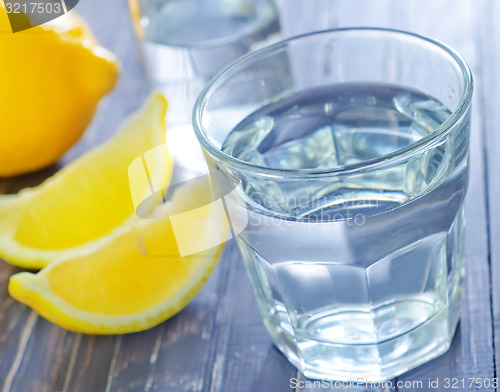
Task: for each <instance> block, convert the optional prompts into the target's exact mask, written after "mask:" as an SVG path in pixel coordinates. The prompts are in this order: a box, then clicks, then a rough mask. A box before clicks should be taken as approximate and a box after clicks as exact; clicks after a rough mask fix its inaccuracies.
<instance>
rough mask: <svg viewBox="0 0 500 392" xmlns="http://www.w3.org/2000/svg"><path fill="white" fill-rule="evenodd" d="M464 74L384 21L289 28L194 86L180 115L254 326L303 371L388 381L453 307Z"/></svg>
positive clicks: (436, 332)
mask: <svg viewBox="0 0 500 392" xmlns="http://www.w3.org/2000/svg"><path fill="white" fill-rule="evenodd" d="M472 89H473V83H472V77H471V73H470V70H469V68H468V66H467V64H466V63H465V61H464V60H463V59H462V58H461V57H460V56H459V55H458V54H457V53H456V52H455V51H453V50H452V49H451V48H449V47H448V46H446V45H445V44H443V43H440V42H437V41H434V40H432V39H428V38H424V37H421V36H418V35H415V34H410V33H406V32H401V31H394V30H385V29H340V30H330V31H322V32H317V33H312V34H308V35H303V36H298V37H294V38H291V39H288V40H285V41H282V42H280V43H278V44H275V45H272V46H269V47H267V48H264V49H261V50H259V51H257V52H254V53H252V54H249V55H247V56H245V57H244V58H242V59H240V60H238V61H237V62H235V63H233V64H232V65H231V66H229V67H228V68H226V69H225V70H224V71H223V72H221V73H220V74H219V75H218V76H217V77H216V78H214V79H213V80H212V81H211V82H210V84H209V85H208V86H207V87H206V88H205V89H204V90H203V92H202V93H201V95H200V97H199V99H198V101H197V103H196V106H195V111H194V115H193V122H194V129H195V133H196V136H197V137H198V140H199V141H200V143H201V145H202V147H203V151H204V154H205V157H206V160H207V162H208V166H209V170H210V175H211V177H212V181H213V186H214V189H215V190H216V192H218V195H219V196H220V197H221V198H222V199H223V200H224V202H225V205H226V210H227V214H228V218H229V220H230V221H231V224H232V226H233V229H234V232H235V234H237V236H236V240H237V243H238V246H239V248H240V251H241V254H242V257H243V261H244V263H245V266H246V270H247V272H248V276H249V277H250V280H251V283H252V286H253V290H254V293H255V297H256V299H257V302H258V305H259V308H260V311H261V313H262V317H263V320H264V324H265V326H266V327H267V330H268V331H269V334H270V335H271V337H272V340H273V341H274V343H275V344H276V346H277V347H278V348H279V349H280V350H281V351H282V352H283V353H284V354H285V355H286V356H287V357H288V359H289V360H290V361H291V362H292V363H293V364H294V365H295V366H296V367H297V368H298V369H299V370H300V371H302V372H303V373H304V374H305V376H307V377H311V378H321V379H335V380H350V379H358V378H363V379H364V380H365V381H367V382H379V381H383V380H388V379H391V378H393V377H395V376H397V375H399V374H401V373H403V372H406V371H407V370H409V369H412V368H414V367H416V366H418V365H420V364H422V363H424V362H427V361H429V360H430V359H432V358H435V357H437V356H439V355H441V354H443V353H444V352H445V351H446V350H447V349H448V348H449V347H450V343H451V340H452V338H453V335H454V332H455V329H456V326H457V322H458V320H459V315H460V309H461V300H462V294H463V281H464V273H465V260H464V226H465V219H464V208H463V201H464V197H465V194H466V190H467V185H468V156H469V133H470V103H471V96H472Z"/></svg>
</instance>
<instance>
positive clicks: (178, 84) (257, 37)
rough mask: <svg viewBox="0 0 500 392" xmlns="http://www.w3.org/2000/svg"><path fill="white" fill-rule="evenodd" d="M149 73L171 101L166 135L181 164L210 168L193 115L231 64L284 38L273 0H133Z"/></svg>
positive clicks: (200, 170)
mask: <svg viewBox="0 0 500 392" xmlns="http://www.w3.org/2000/svg"><path fill="white" fill-rule="evenodd" d="M130 8H131V13H132V18H133V20H134V24H135V29H136V33H137V36H138V38H139V40H140V47H141V50H142V54H143V61H144V65H145V68H146V72H147V76H148V78H149V82H150V84H151V86H152V87H154V88H158V89H159V90H160V91H161V92H162V93H163V94H164V95H165V97H166V98H167V100H168V105H169V107H168V113H167V123H168V125H167V126H168V129H167V139H168V145H169V149H170V152H171V153H172V155H173V157H174V160H175V162H176V164H178V165H180V166H182V167H184V168H187V169H190V170H194V171H197V172H204V171H206V169H205V168H206V164H205V159H204V158H203V154H202V152H201V149H200V147H199V143H198V141H197V140H196V138H195V136H194V133H193V129H192V125H191V114H192V110H193V107H194V103H195V101H196V98H197V97H198V94H199V93H200V92H201V90H202V89H203V87H204V86H205V84H206V83H207V82H208V81H209V80H210V79H211V78H212V77H213V76H215V74H216V73H217V72H219V71H220V70H221V69H222V68H224V67H225V66H226V65H228V64H229V63H231V62H232V61H234V60H236V59H237V58H239V57H241V56H243V55H244V54H246V53H248V52H250V51H253V50H255V49H258V48H260V47H262V46H265V45H266V44H268V43H271V42H272V41H275V40H277V39H278V38H279V31H280V24H279V20H278V12H277V9H276V6H275V4H274V2H273V0H203V1H202V0H130Z"/></svg>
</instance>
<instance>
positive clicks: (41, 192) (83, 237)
mask: <svg viewBox="0 0 500 392" xmlns="http://www.w3.org/2000/svg"><path fill="white" fill-rule="evenodd" d="M166 107H167V103H166V101H165V98H163V96H162V95H161V94H159V93H153V94H152V95H151V97H150V98H149V99H148V100H147V102H146V103H145V104H144V106H143V107H142V109H141V110H140V111H138V112H137V113H135V114H133V115H131V116H130V117H129V118H128V119H127V120H126V121H125V122H124V123H123V125H122V126H121V127H120V129H119V130H118V132H117V133H116V134H115V136H113V137H112V138H111V139H110V140H109V141H108V142H106V143H105V144H102V145H101V146H99V147H97V148H95V149H94V150H92V151H90V152H88V153H87V154H85V155H83V156H81V157H80V158H79V159H77V160H75V161H74V162H72V163H71V164H69V165H67V166H66V167H64V168H63V169H61V170H60V171H59V172H58V173H56V174H55V175H54V176H53V177H51V178H49V179H48V180H46V181H45V182H44V183H43V184H41V185H40V186H38V187H35V188H28V189H25V190H23V191H21V192H20V193H19V194H18V195H16V196H0V258H3V259H5V260H6V261H7V262H9V263H11V264H14V265H17V266H20V267H24V268H30V269H39V268H43V267H45V266H46V265H47V264H48V263H49V262H51V261H52V260H54V259H56V258H58V257H59V256H61V255H62V254H65V255H67V254H68V252H76V251H78V250H79V249H80V248H81V247H83V248H85V249H86V248H88V247H89V246H95V245H97V243H98V242H99V241H102V240H104V239H105V238H106V236H108V235H110V234H111V233H112V232H114V231H115V230H120V229H121V226H127V225H129V224H131V223H132V222H133V221H134V220H137V219H139V218H138V217H137V216H136V214H135V209H134V203H133V200H132V197H131V188H130V186H129V173H128V167H129V165H130V163H131V162H133V161H134V160H135V159H136V158H137V157H138V156H141V154H143V153H145V152H147V151H149V150H151V149H152V148H154V147H156V148H158V147H157V146H159V145H162V143H165V122H164V118H165V113H166ZM163 146H164V153H162V154H157V153H156V154H153V155H152V156H151V157H152V158H151V159H148V162H147V174H148V178H149V182H148V181H145V182H143V183H141V184H139V185H136V186H135V187H134V195H135V197H136V198H143V199H144V198H147V196H149V195H150V193H151V189H150V187H149V184H150V183H154V184H155V185H156V186H157V187H159V188H161V189H164V188H166V187H167V186H168V183H169V181H170V178H171V174H172V169H173V163H172V160H171V158H170V156H169V155H168V152H167V149H166V147H165V145H164V144H163ZM160 148H161V147H160ZM141 195H143V196H141Z"/></svg>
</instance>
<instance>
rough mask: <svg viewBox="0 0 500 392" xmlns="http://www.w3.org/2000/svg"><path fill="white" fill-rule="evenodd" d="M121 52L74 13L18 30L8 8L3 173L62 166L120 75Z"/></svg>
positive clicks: (0, 120)
mask: <svg viewBox="0 0 500 392" xmlns="http://www.w3.org/2000/svg"><path fill="white" fill-rule="evenodd" d="M118 73H119V67H118V63H117V60H116V58H115V56H114V55H113V54H112V53H110V52H109V51H107V50H106V49H104V48H102V47H100V46H99V44H98V43H97V41H96V39H95V38H94V36H93V34H92V32H91V30H90V29H89V27H88V26H87V25H86V24H85V23H84V22H83V21H82V19H81V18H79V17H78V16H77V15H76V14H75V13H74V12H73V11H72V12H70V13H68V14H66V15H63V16H61V17H59V18H57V19H55V20H53V21H51V22H49V23H46V24H44V25H41V26H38V27H34V28H31V29H29V30H25V31H22V32H19V33H12V31H11V29H10V25H9V20H8V17H7V13H6V10H5V8H3V7H2V6H1V5H0V177H10V176H15V175H19V174H23V173H27V172H31V171H35V170H39V169H42V168H44V167H47V166H49V165H51V164H53V163H55V162H56V161H57V160H58V159H59V158H60V157H61V156H62V155H63V154H64V153H65V152H66V151H67V150H68V149H69V148H70V147H71V146H72V145H73V144H74V143H75V142H76V141H77V140H78V139H79V138H80V136H81V135H82V134H83V132H84V131H85V129H86V128H87V126H88V125H89V123H90V122H91V120H92V117H93V115H94V113H95V110H96V108H97V104H98V102H99V100H100V99H101V98H102V97H103V96H104V95H106V94H107V93H108V92H109V91H111V90H112V89H113V87H114V85H115V83H116V80H117V78H118Z"/></svg>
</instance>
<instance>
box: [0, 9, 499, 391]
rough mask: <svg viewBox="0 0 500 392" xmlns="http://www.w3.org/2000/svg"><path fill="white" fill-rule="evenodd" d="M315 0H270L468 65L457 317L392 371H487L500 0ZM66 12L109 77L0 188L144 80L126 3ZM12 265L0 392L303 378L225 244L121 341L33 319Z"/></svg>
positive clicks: (494, 316) (495, 256)
mask: <svg viewBox="0 0 500 392" xmlns="http://www.w3.org/2000/svg"><path fill="white" fill-rule="evenodd" d="M314 1H315V5H316V8H317V9H318V10H319V11H314V10H313V8H312V7H311V0H280V9H281V11H282V21H283V24H284V27H285V34H289V35H290V34H296V33H302V32H307V31H311V30H313V29H324V28H329V27H345V26H378V27H393V28H399V29H406V30H411V31H414V32H417V33H420V34H423V35H428V36H432V37H435V38H438V39H440V40H442V41H444V42H446V43H449V44H450V45H452V46H454V47H455V48H456V49H457V50H458V51H459V52H460V53H461V54H462V55H463V56H464V57H465V58H466V59H467V61H468V62H469V64H470V65H471V68H472V70H473V73H474V76H475V80H476V93H475V100H474V115H473V128H472V144H471V156H472V158H471V183H470V188H469V194H468V196H467V203H466V209H467V244H466V245H467V267H468V271H467V272H468V275H467V281H466V292H467V294H466V300H465V303H464V309H463V313H462V319H461V322H460V325H459V329H458V331H457V334H456V336H455V339H454V341H453V346H452V348H451V350H450V351H449V352H448V353H447V354H445V355H444V356H442V357H441V358H438V359H436V360H434V361H432V362H431V363H429V364H427V365H424V366H421V367H420V368H418V369H416V370H414V371H412V372H410V373H408V374H407V375H405V376H404V377H401V378H399V379H398V380H399V381H403V382H404V381H419V380H420V381H426V380H428V379H429V378H431V379H435V378H440V379H441V380H442V379H443V378H444V377H488V378H491V377H493V376H496V369H498V366H499V363H498V362H499V361H500V352H498V350H499V349H500V341H499V340H498V339H499V336H500V290H499V288H498V287H500V267H498V265H499V263H500V246H499V245H498V244H499V243H500V203H499V197H498V195H499V194H500V177H499V176H498V175H497V171H498V170H499V168H500V154H499V153H498V152H497V151H498V150H500V133H499V132H498V130H499V129H500V111H499V110H498V108H499V107H500V72H499V71H498V70H499V69H500V27H499V25H498V23H497V21H496V19H497V16H498V15H500V2H499V1H496V0H434V1H427V0H425V1H422V0H405V1H396V0H379V1H377V2H374V1H371V0H314ZM423 3H424V5H422V4H423ZM291 4H292V5H293V7H292V5H291ZM76 11H77V12H79V13H80V14H82V15H83V16H84V17H85V18H86V20H87V21H88V22H89V24H90V25H91V27H92V28H93V29H94V31H95V33H96V35H97V37H98V39H99V41H100V42H101V43H102V44H103V45H104V46H106V47H108V48H109V49H111V50H112V51H113V52H115V53H116V54H117V56H118V57H119V59H120V61H121V63H122V73H121V77H120V80H119V83H118V85H117V87H116V89H115V90H114V91H113V93H111V94H110V95H109V96H108V97H106V98H105V99H104V100H103V101H102V102H101V105H100V108H99V111H98V113H97V115H96V117H95V118H94V121H93V123H92V125H91V126H90V128H89V129H88V130H87V132H86V133H85V135H84V137H83V138H82V139H81V140H80V142H79V143H78V144H77V145H76V146H75V147H74V148H73V149H71V150H70V151H69V152H68V154H67V155H66V156H65V157H64V159H63V160H62V162H61V164H59V165H56V166H54V167H53V168H49V169H47V170H45V171H42V172H40V173H35V174H31V175H27V176H22V177H19V178H15V179H10V180H0V193H15V192H17V191H18V190H19V189H21V188H23V187H26V186H33V185H37V184H39V183H40V182H41V181H43V180H44V179H45V178H47V177H48V176H49V175H51V174H53V173H54V172H55V171H56V170H57V169H58V168H59V167H60V166H61V165H62V164H65V163H67V162H69V161H71V160H73V159H74V158H75V157H77V156H79V155H81V154H82V153H83V152H84V151H86V150H88V149H89V148H91V147H92V146H94V145H96V144H97V143H99V142H101V141H104V140H106V139H107V138H109V137H110V136H111V134H112V133H113V132H114V131H115V129H116V127H117V125H118V124H119V123H120V121H121V120H122V119H123V118H125V117H126V115H128V114H129V113H130V112H131V111H133V110H134V109H136V108H137V107H138V106H139V105H140V103H142V101H143V100H144V98H145V97H146V95H147V93H148V92H149V90H150V89H149V87H148V86H147V83H146V80H145V77H144V75H143V72H142V68H141V64H140V57H139V53H138V51H137V46H136V43H135V38H134V35H133V32H132V28H131V23H130V18H129V15H128V9H127V4H126V1H123V0H108V1H107V2H106V3H105V4H104V3H101V2H99V1H98V0H85V1H81V2H80V4H79V5H78V6H77V8H76ZM298 16H299V17H298ZM490 269H491V271H492V274H491V275H490ZM15 272H18V269H16V268H14V267H12V266H10V265H7V264H5V263H3V262H1V261H0V392H30V391H33V392H56V391H62V392H139V391H140V392H143V391H148V392H149V391H161V392H171V391H172V392H182V391H199V392H233V391H238V392H250V391H263V392H285V391H292V390H293V389H292V388H291V384H290V380H291V379H292V378H296V379H297V380H302V381H306V379H304V378H303V377H302V376H301V375H300V374H297V371H296V370H295V368H294V367H293V366H292V365H290V363H289V362H288V361H287V360H286V359H285V357H284V356H283V355H282V354H281V353H280V352H279V351H278V350H277V349H276V348H274V346H273V345H272V344H271V341H270V339H269V337H268V335H267V333H266V331H265V328H264V326H263V324H262V321H261V319H260V315H259V313H258V310H257V305H256V303H255V300H254V297H253V294H252V290H251V287H250V283H249V281H248V279H247V277H246V274H245V271H244V268H243V265H242V262H241V259H240V256H239V253H238V252H237V249H236V247H235V244H234V243H230V244H228V247H227V248H226V250H225V253H224V257H223V259H222V260H221V262H220V265H219V267H218V268H217V270H216V271H215V273H214V274H213V275H212V277H211V278H210V279H209V281H208V282H207V284H206V285H205V286H204V288H203V289H202V290H201V292H200V293H199V294H198V296H197V297H196V298H195V299H194V301H193V302H192V303H191V304H190V305H189V306H188V307H187V308H186V309H185V310H184V311H182V312H181V313H180V314H178V315H177V316H175V317H173V318H172V319H171V320H169V321H167V322H165V323H163V324H162V325H160V326H158V327H156V328H153V329H151V330H149V331H145V332H142V333H137V334H131V335H125V336H120V337H117V336H103V337H99V336H84V335H79V334H74V333H71V332H67V331H64V330H62V329H60V328H58V327H56V326H53V325H51V324H50V323H48V322H46V321H45V320H43V319H41V318H39V317H38V316H36V315H35V314H34V313H33V312H31V311H30V310H29V309H28V308H26V307H25V306H23V305H21V304H19V303H17V302H15V301H14V300H12V299H11V298H10V297H9V295H8V293H7V283H8V278H9V276H10V275H12V274H13V273H15ZM491 298H493V304H492V303H491ZM492 305H493V308H492ZM495 332H498V333H495ZM493 347H494V348H495V350H496V355H495V352H494V351H493ZM495 361H496V363H495ZM423 385H424V386H426V385H427V384H426V383H425V382H424V384H423ZM296 390H297V391H302V392H310V391H320V390H321V391H329V390H330V391H339V390H341V389H339V388H318V387H316V388H315V387H312V388H297V389H296ZM349 390H357V391H361V390H367V389H366V388H358V389H349ZM369 390H372V391H374V390H377V391H382V389H369ZM394 390H397V388H394ZM399 390H401V391H410V390H412V389H408V388H400V389H399ZM414 390H417V389H414ZM418 390H423V391H425V390H428V391H431V389H429V388H419V389H418ZM480 390H481V391H489V390H492V389H487V388H482V389H480ZM434 391H435V390H434Z"/></svg>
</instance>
